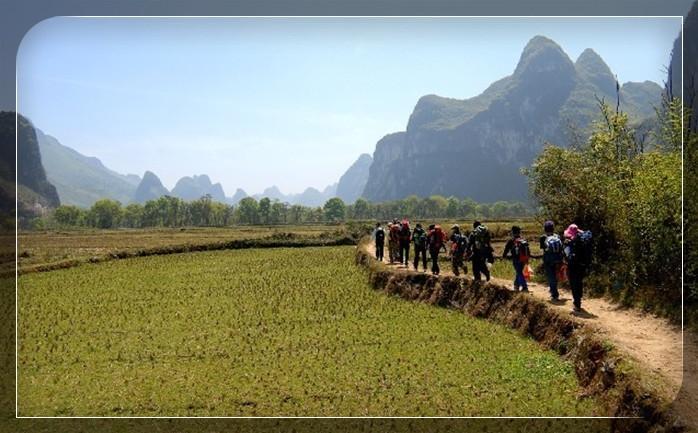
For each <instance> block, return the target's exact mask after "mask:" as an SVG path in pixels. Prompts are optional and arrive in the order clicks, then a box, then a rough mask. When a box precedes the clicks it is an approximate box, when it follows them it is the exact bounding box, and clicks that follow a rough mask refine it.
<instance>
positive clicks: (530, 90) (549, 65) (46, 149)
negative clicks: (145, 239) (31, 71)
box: [0, 13, 696, 209]
mask: <svg viewBox="0 0 698 433" xmlns="http://www.w3.org/2000/svg"><path fill="white" fill-rule="evenodd" d="M691 19H692V20H693V21H696V19H695V13H694V14H693V15H690V14H689V18H688V19H687V23H692V21H691ZM688 49H691V50H695V47H694V46H693V45H691V46H690V47H689V48H688ZM673 54H674V56H673V61H672V65H676V59H677V55H678V54H680V51H678V52H677V49H676V48H675V49H674V53H673ZM678 58H679V59H680V56H678ZM672 68H675V66H672ZM675 75H676V71H675V70H672V75H671V76H670V79H669V80H668V82H669V83H676V82H677V80H676V77H675ZM674 87H676V85H675V84H674ZM617 91H618V94H617ZM662 92H663V88H662V87H661V86H659V85H658V84H656V83H653V82H650V81H645V82H641V83H625V84H623V85H622V86H621V85H618V84H617V83H616V79H615V76H614V74H613V72H612V71H611V70H610V68H609V67H608V66H607V65H606V63H605V62H604V61H603V59H602V58H601V57H600V56H599V55H598V54H596V53H595V52H594V51H593V50H591V49H587V50H585V51H584V52H583V53H582V54H581V55H580V56H579V58H578V59H577V60H576V61H575V62H572V60H571V59H570V58H569V57H568V56H567V54H565V52H564V51H563V50H562V48H561V47H560V46H559V45H557V44H556V43H555V42H553V41H552V40H550V39H548V38H545V37H543V36H536V37H534V38H533V39H531V41H529V43H528V44H527V45H526V47H525V48H524V50H523V52H522V54H521V57H520V59H519V62H518V64H517V66H516V68H515V70H514V72H513V73H512V75H510V76H507V77H504V78H502V79H500V80H498V81H495V82H494V83H493V84H492V85H490V86H489V87H488V88H487V89H486V90H485V91H484V92H483V93H482V94H480V95H478V96H475V97H473V98H470V99H465V100H459V99H451V98H445V97H441V96H436V95H426V96H423V97H422V98H420V99H419V101H418V102H417V104H416V106H415V108H414V110H413V112H412V114H411V116H410V118H409V120H408V123H407V128H406V130H405V131H400V132H395V133H392V134H388V135H386V136H385V137H383V138H382V139H380V140H379V141H378V143H376V147H375V151H374V153H373V156H371V155H368V154H362V155H360V156H359V157H358V159H357V160H356V161H355V162H354V163H353V164H352V165H351V166H350V167H349V168H348V169H347V171H346V172H345V173H344V174H343V175H342V176H341V177H340V178H339V180H338V182H337V183H335V184H332V185H329V186H327V187H326V188H324V189H323V190H322V191H320V190H318V189H315V188H307V189H306V190H305V191H303V192H302V193H299V194H284V193H282V192H281V190H280V189H279V188H278V187H277V186H272V187H269V188H267V189H265V190H264V191H263V192H262V193H261V194H254V195H252V197H254V198H256V199H261V198H262V197H269V198H271V199H274V200H279V201H282V202H287V203H290V204H302V205H306V206H321V205H322V204H324V203H325V201H327V200H328V199H329V198H331V197H334V196H338V197H340V198H341V199H342V200H344V201H345V202H347V203H353V202H354V201H355V200H356V199H357V198H358V197H364V198H366V199H368V200H371V201H376V202H380V201H385V200H392V199H399V198H404V197H406V196H409V195H412V194H415V195H418V196H423V197H424V196H429V195H433V194H439V195H443V196H451V195H453V196H457V197H470V198H473V199H474V200H476V201H480V202H492V201H497V200H520V201H524V200H526V198H527V183H526V179H525V178H524V177H523V176H522V175H521V173H520V169H521V168H522V167H526V166H529V165H530V163H531V162H532V161H533V159H534V158H535V156H536V155H537V154H538V153H539V152H540V150H541V148H542V146H543V145H544V143H545V142H552V143H555V144H558V145H565V144H567V143H568V141H569V137H568V132H569V125H574V126H575V127H576V128H577V130H578V131H582V132H584V131H588V127H589V125H590V122H591V121H592V120H594V119H595V118H597V117H598V113H599V112H598V99H604V100H605V101H607V102H608V103H610V104H611V105H612V106H615V103H616V96H617V95H618V96H619V98H620V109H621V110H623V111H624V112H626V113H628V115H629V116H630V117H631V120H632V122H634V123H635V124H641V123H647V122H651V121H652V120H651V119H652V118H653V117H654V116H655V112H654V108H655V107H657V106H659V104H660V99H661V94H662ZM1 114H2V117H0V138H2V139H9V138H11V137H13V136H14V113H1ZM19 138H20V146H19V151H20V154H19V159H20V173H19V178H20V195H21V196H23V197H24V198H26V200H25V201H24V202H23V203H26V206H25V208H26V209H29V208H30V207H33V208H34V209H37V208H42V207H53V206H55V205H57V203H58V202H59V200H60V202H61V203H64V204H74V205H78V206H81V207H88V206H91V205H92V204H93V203H94V202H95V201H96V200H98V199H100V198H110V199H114V200H119V201H120V202H122V203H124V204H126V203H129V202H139V203H143V202H145V201H147V200H152V199H156V198H158V197H160V196H163V195H172V196H175V197H179V198H182V199H184V200H194V199H197V198H199V197H201V196H203V195H206V194H208V195H210V196H211V197H212V198H213V199H214V200H217V201H221V202H227V203H229V204H236V203H238V202H239V201H240V200H241V199H242V198H244V197H247V196H248V194H247V193H246V192H245V191H244V190H242V189H239V188H238V189H237V190H236V191H235V193H234V194H233V195H232V196H231V197H227V196H226V195H225V192H224V190H223V186H222V185H221V184H220V183H212V181H211V179H210V178H209V176H207V175H205V174H201V175H194V176H185V177H183V178H181V179H180V180H179V181H178V182H177V184H176V185H175V187H174V188H173V189H172V191H168V190H167V188H165V187H164V185H163V184H162V182H161V181H160V179H159V178H158V177H157V175H156V174H155V173H153V172H150V171H148V172H146V173H145V174H144V175H143V178H142V179H141V178H140V177H139V176H137V175H133V174H129V175H123V174H119V173H117V172H115V171H113V170H110V169H109V168H107V167H106V166H104V164H102V162H101V161H100V160H99V159H97V158H94V157H88V156H85V155H82V154H80V153H79V152H77V151H75V150H73V149H71V148H70V147H68V146H65V145H63V144H61V143H60V142H59V141H58V140H57V139H56V138H54V137H52V136H50V135H47V134H44V133H43V132H42V131H40V130H38V129H35V128H33V127H32V125H31V123H30V122H29V121H28V120H27V119H24V118H23V117H21V116H20V121H19ZM8 158H9V157H8ZM12 162H13V161H11V160H9V159H8V160H7V161H4V160H3V161H0V174H2V175H3V176H4V177H3V178H4V179H11V177H10V173H13V172H14V166H13V164H12ZM42 162H43V166H42ZM44 169H45V171H44ZM5 172H6V173H5ZM5 182H8V181H5ZM3 185H4V184H3ZM54 186H55V187H54ZM9 190H10V189H9V184H8V185H5V187H4V188H2V192H3V194H5V195H7V194H10V192H7V191H9ZM22 191H24V194H22ZM3 197H4V195H3ZM3 197H0V198H3Z"/></svg>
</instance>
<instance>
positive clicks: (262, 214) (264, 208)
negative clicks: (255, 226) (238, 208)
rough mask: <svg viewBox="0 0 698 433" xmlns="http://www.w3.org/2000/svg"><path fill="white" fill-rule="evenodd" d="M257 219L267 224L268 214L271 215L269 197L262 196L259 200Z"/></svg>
mask: <svg viewBox="0 0 698 433" xmlns="http://www.w3.org/2000/svg"><path fill="white" fill-rule="evenodd" d="M258 212H259V219H260V221H261V223H262V224H269V216H270V215H271V200H269V197H264V198H263V199H261V200H260V201H259V211H258Z"/></svg>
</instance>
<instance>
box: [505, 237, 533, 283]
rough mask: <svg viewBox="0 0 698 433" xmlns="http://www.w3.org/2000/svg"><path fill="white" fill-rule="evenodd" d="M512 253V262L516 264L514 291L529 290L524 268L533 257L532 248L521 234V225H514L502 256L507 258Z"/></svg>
mask: <svg viewBox="0 0 698 433" xmlns="http://www.w3.org/2000/svg"><path fill="white" fill-rule="evenodd" d="M509 254H511V262H512V264H513V265H514V272H515V273H516V276H515V277H514V291H515V292H518V291H519V290H521V291H523V292H528V283H527V282H526V277H525V276H524V268H525V267H526V266H527V265H528V260H529V259H530V257H531V249H530V248H529V246H528V242H527V241H526V239H524V238H523V237H522V236H521V227H519V226H513V227H512V228H511V238H510V239H509V240H508V241H507V243H506V245H505V246H504V253H503V254H502V258H504V259H506V258H507V257H508V256H509Z"/></svg>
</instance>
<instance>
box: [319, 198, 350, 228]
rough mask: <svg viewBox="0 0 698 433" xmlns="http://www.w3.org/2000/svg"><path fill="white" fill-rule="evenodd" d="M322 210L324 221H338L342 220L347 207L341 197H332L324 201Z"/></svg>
mask: <svg viewBox="0 0 698 433" xmlns="http://www.w3.org/2000/svg"><path fill="white" fill-rule="evenodd" d="M323 210H324V213H325V220H326V221H331V222H338V221H343V220H344V216H345V214H346V210H347V208H346V205H345V204H344V202H343V201H342V199H341V198H339V197H334V198H331V199H329V200H327V202H325V206H323Z"/></svg>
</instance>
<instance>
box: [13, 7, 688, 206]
mask: <svg viewBox="0 0 698 433" xmlns="http://www.w3.org/2000/svg"><path fill="white" fill-rule="evenodd" d="M680 27H681V24H680V19H678V18H641V19H640V18H613V19H603V18H588V19H587V18H574V19H562V18H528V19H522V18H516V19H504V18H477V19H475V18H461V19H455V18H448V19H443V18H419V19H416V18H412V19H405V18H401V19H386V18H371V19H367V18H361V19H347V18H343V19H340V18H335V19H328V18H323V19H310V18H305V19H300V18H296V19H291V18H286V19H281V18H263V19H260V18H256V19H253V18H247V19H240V18H238V19H235V18H225V19H222V18H195V19H194V18H190V19H186V18H178V19H174V18H159V19H154V18H147V19H146V18H141V19H134V18H121V19H117V18H52V19H50V20H46V21H43V22H41V23H39V24H37V25H36V26H35V27H34V28H33V29H32V30H30V32H29V33H28V34H27V35H26V36H25V38H24V40H23V41H22V44H21V46H20V49H19V53H18V59H17V75H18V107H19V108H18V110H19V112H20V113H23V114H24V115H26V116H27V117H29V118H30V119H31V120H32V121H33V122H34V123H35V125H36V126H37V127H39V128H40V129H42V130H43V131H44V132H45V133H47V134H51V135H53V136H55V137H56V138H57V139H58V140H59V141H60V142H61V143H63V144H65V145H67V146H70V147H72V148H74V149H76V150H77V151H79V152H81V153H83V154H86V155H88V156H96V157H98V158H100V159H101V160H102V162H103V163H104V164H105V165H106V166H107V167H109V168H112V169H113V170H116V171H118V172H121V173H136V174H139V175H142V174H143V172H144V171H145V170H151V171H154V172H155V173H156V174H157V175H158V176H159V177H160V178H161V180H162V181H163V183H164V184H165V186H166V187H168V188H172V187H173V186H174V184H175V182H176V181H177V180H178V179H179V178H180V177H182V176H186V175H192V174H202V173H206V174H208V175H209V176H210V177H211V179H212V180H213V181H214V182H217V181H219V182H221V183H222V184H223V187H224V189H225V192H226V194H227V195H232V194H233V192H234V191H235V189H236V188H238V187H240V188H243V189H245V190H246V191H247V192H248V193H256V192H261V191H262V189H264V188H265V187H267V186H271V185H278V186H279V187H280V188H281V190H282V191H283V192H285V193H290V192H300V191H302V190H303V189H305V188H306V187H308V186H314V187H317V188H324V187H325V186H326V185H328V184H330V183H333V182H336V181H337V180H338V179H339V177H340V176H341V174H342V173H343V172H344V171H345V170H346V168H347V167H348V166H349V165H351V163H352V162H353V161H354V160H355V159H356V158H357V157H358V156H359V154H361V153H373V150H374V147H375V143H376V141H377V140H379V139H380V138H381V137H383V136H384V135H385V134H388V133H391V132H395V131H399V130H404V128H405V126H406V124H407V120H408V118H409V115H410V113H411V112H412V109H413V108H414V105H415V103H416V102H417V100H418V99H419V97H420V96H423V95H425V94H432V93H433V94H438V95H441V96H447V97H452V98H460V99H462V98H468V97H471V96H475V95H477V94H479V93H481V92H482V91H483V90H484V89H485V88H486V87H487V86H488V85H489V84H490V83H492V82H493V81H495V80H497V79H499V78H502V77H504V76H506V75H509V74H511V73H512V72H513V70H514V68H515V67H516V63H517V62H518V59H519V56H520V55H521V51H522V50H523V48H524V46H525V45H526V43H527V42H528V40H530V39H531V38H532V37H533V36H535V35H539V34H540V35H544V36H547V37H549V38H551V39H553V40H554V41H556V42H557V43H558V44H560V46H561V47H562V48H563V50H565V52H567V54H568V55H569V56H570V57H571V58H572V60H575V59H576V58H577V56H578V55H579V54H580V53H581V52H582V51H583V50H584V49H585V48H593V49H594V50H595V51H596V52H598V53H599V54H600V55H601V57H603V58H604V60H605V61H606V62H607V63H608V64H609V66H610V67H611V69H612V70H613V71H614V73H616V74H617V75H618V79H619V80H620V81H621V82H626V81H644V80H653V81H657V82H659V83H660V84H661V82H662V81H663V80H664V78H665V72H664V68H665V67H666V65H668V63H669V56H670V52H671V48H672V44H673V41H674V39H675V38H676V36H677V35H678V33H679V31H680Z"/></svg>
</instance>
